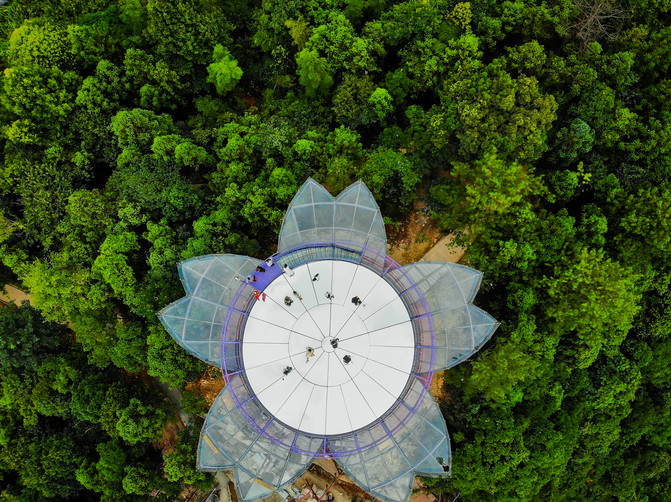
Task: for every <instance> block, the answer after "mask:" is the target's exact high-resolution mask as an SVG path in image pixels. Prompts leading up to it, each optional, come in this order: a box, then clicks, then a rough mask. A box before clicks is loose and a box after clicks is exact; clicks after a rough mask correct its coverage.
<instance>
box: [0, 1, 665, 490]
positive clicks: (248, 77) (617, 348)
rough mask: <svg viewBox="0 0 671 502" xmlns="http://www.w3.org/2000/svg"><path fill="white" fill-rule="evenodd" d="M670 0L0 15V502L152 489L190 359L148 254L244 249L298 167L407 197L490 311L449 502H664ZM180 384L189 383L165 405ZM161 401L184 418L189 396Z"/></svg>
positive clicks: (164, 265)
mask: <svg viewBox="0 0 671 502" xmlns="http://www.w3.org/2000/svg"><path fill="white" fill-rule="evenodd" d="M670 11H671V2H670V1H669V0H655V1H652V0H644V1H643V0H639V1H633V0H619V1H618V0H544V1H538V0H506V1H503V2H500V1H494V0H474V1H472V2H457V1H455V0H428V1H427V0H406V1H394V0H372V1H363V0H311V1H304V0H263V1H261V0H251V1H242V0H170V1H168V0H72V1H68V2H63V1H61V0H39V1H38V0H9V1H8V2H7V3H6V4H5V5H3V6H2V7H0V32H1V36H0V65H2V84H1V85H0V128H1V134H0V156H1V162H0V260H1V262H2V265H1V269H0V282H2V283H8V282H14V283H16V284H19V285H21V286H22V287H23V288H25V289H26V290H27V291H29V293H30V295H31V298H32V307H31V306H29V305H27V304H24V305H20V306H17V305H11V304H10V305H9V306H8V307H6V308H4V309H0V500H3V501H5V500H6V501H11V502H22V501H28V500H43V499H54V500H69V501H72V500H103V501H115V502H119V501H125V500H129V501H132V500H147V499H148V497H149V494H152V495H151V497H153V498H156V499H158V500H163V499H165V500H172V499H173V498H174V497H176V496H178V494H180V493H182V494H184V492H183V487H184V486H185V485H189V486H195V487H196V488H198V487H204V488H207V487H211V486H212V485H213V481H212V479H211V478H210V477H208V476H209V475H205V474H203V473H197V472H195V471H194V470H193V467H194V465H195V461H194V458H195V450H194V448H195V441H196V440H197V432H194V431H197V430H198V426H199V423H198V422H196V423H195V424H193V425H192V426H191V427H187V428H186V429H184V430H183V432H181V433H180V435H179V437H178V438H177V440H176V441H177V442H176V446H175V447H174V448H173V449H171V450H170V451H168V450H167V449H165V448H164V449H161V446H160V441H161V434H162V431H164V430H165V428H166V427H168V426H169V425H170V424H171V423H174V422H175V420H176V415H175V410H174V407H172V406H171V405H170V403H169V402H168V401H167V400H166V398H165V397H164V394H163V393H161V391H160V389H159V387H158V384H163V385H169V386H173V387H176V388H178V389H181V390H184V389H185V388H186V386H187V385H188V384H189V382H193V381H194V380H195V379H197V378H198V377H199V375H201V374H202V373H203V371H205V366H204V365H203V363H200V362H199V361H197V360H196V359H194V358H193V357H191V356H190V355H188V354H187V353H186V352H184V351H183V350H181V349H180V348H178V346H177V345H176V344H175V343H174V342H173V341H172V339H171V338H170V337H169V335H168V334H167V333H166V332H165V331H164V330H163V328H162V327H161V325H160V324H159V322H158V320H157V317H156V312H157V311H158V310H159V309H161V308H162V307H164V306H165V305H167V304H169V303H170V302H172V301H174V300H176V299H177V298H179V297H180V296H181V295H182V291H181V286H180V282H179V278H178V276H177V269H176V266H175V264H176V262H178V261H180V260H185V259H188V258H191V257H194V256H198V255H203V254H208V253H239V254H249V255H257V256H266V255H268V254H269V252H271V251H272V250H273V246H274V245H275V242H276V240H277V233H278V232H279V228H280V225H281V219H282V216H283V214H284V211H285V209H286V207H287V205H288V204H289V202H290V200H291V198H292V197H293V195H294V194H295V192H296V190H297V188H298V187H299V186H300V185H301V184H302V183H303V182H304V181H305V179H306V178H307V177H309V176H311V177H313V178H314V179H315V180H317V181H318V182H320V183H322V184H324V185H325V186H327V187H328V189H329V190H330V191H331V192H332V193H334V194H337V193H338V192H339V191H340V190H342V189H343V188H344V187H346V186H347V185H349V184H350V183H352V182H353V181H355V180H357V179H362V180H363V181H364V182H365V183H366V184H367V185H368V187H370V189H371V190H372V191H373V193H374V195H375V197H376V199H377V201H378V203H379V204H380V206H381V209H382V212H383V215H384V216H385V217H386V221H388V222H389V223H390V224H393V223H395V222H400V221H403V219H404V218H405V217H406V216H407V215H408V213H409V211H412V210H413V204H414V203H415V202H417V201H421V202H423V203H425V204H426V205H427V207H428V208H429V210H430V211H431V214H432V218H434V220H435V222H436V223H437V225H439V226H440V228H441V229H442V231H444V232H445V233H452V234H454V235H455V236H456V238H457V242H458V243H459V244H460V245H462V246H464V247H465V248H466V250H467V252H466V255H465V258H464V261H465V263H467V264H469V265H470V266H472V267H474V268H477V269H479V270H482V271H483V272H484V282H483V285H482V289H481V292H480V294H479V295H478V297H477V299H476V302H477V303H478V304H479V305H480V306H481V307H483V308H484V309H485V310H487V311H488V312H490V313H491V314H492V315H493V316H494V317H496V318H497V319H499V320H501V322H502V324H501V326H500V329H499V330H498V331H497V334H496V335H495V336H494V338H493V339H492V340H491V341H490V342H489V343H488V344H487V345H486V346H485V347H484V349H483V350H482V351H481V353H480V355H479V356H478V357H477V358H476V359H475V360H474V361H471V362H468V363H465V364H462V365H461V366H459V367H457V368H456V369H453V370H450V371H449V372H447V373H446V374H445V391H446V395H447V396H448V398H447V399H446V400H445V401H444V402H443V403H442V404H441V408H442V411H443V413H444V416H445V419H446V421H447V424H448V429H449V430H450V431H451V434H452V438H451V439H452V450H453V453H454V459H453V472H452V477H451V478H449V479H445V480H442V479H441V480H439V481H436V480H427V483H429V484H430V487H429V489H430V490H432V491H433V492H434V493H436V494H444V495H447V496H449V497H451V499H454V498H455V497H457V496H459V497H460V499H461V500H466V501H468V500H472V501H476V500H492V501H493V500H497V501H498V500H540V499H542V500H639V501H645V500H649V501H655V500H671V487H670V484H669V479H670V478H671V466H670V462H671V374H670V373H669V371H668V366H669V364H670V363H671V321H670V319H671V294H670V292H669V284H670V282H671V80H669V77H668V76H669V74H670V72H669V68H670V67H671V13H670ZM187 395H188V394H187ZM186 403H187V404H186V405H185V406H186V407H187V409H189V410H195V412H196V413H201V412H202V407H203V403H202V402H199V401H198V399H197V398H195V397H193V396H190V397H188V398H187V399H186Z"/></svg>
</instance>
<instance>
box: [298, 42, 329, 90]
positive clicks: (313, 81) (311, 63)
mask: <svg viewBox="0 0 671 502" xmlns="http://www.w3.org/2000/svg"><path fill="white" fill-rule="evenodd" d="M296 64H297V65H298V69H297V70H296V73H297V74H298V76H299V77H300V78H299V82H300V83H301V85H302V86H303V87H305V94H306V95H307V96H308V97H311V98H313V97H315V96H316V95H317V94H321V93H324V92H326V91H327V90H328V89H329V88H330V87H331V86H332V85H333V77H332V76H331V74H330V69H329V67H328V64H327V62H326V59H324V58H322V57H319V53H318V52H317V51H316V50H312V51H311V50H308V49H307V48H305V49H303V50H302V51H301V52H299V53H298V54H297V55H296Z"/></svg>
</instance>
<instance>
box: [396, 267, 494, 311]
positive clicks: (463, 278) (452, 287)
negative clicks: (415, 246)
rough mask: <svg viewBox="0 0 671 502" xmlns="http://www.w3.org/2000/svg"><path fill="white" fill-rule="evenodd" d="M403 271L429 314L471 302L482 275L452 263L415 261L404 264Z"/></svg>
mask: <svg viewBox="0 0 671 502" xmlns="http://www.w3.org/2000/svg"><path fill="white" fill-rule="evenodd" d="M403 270H404V271H405V272H406V274H408V275H410V277H412V279H413V281H414V282H415V284H416V287H417V288H418V289H419V290H420V291H421V292H422V294H423V295H424V297H425V298H426V301H427V303H428V305H429V309H430V310H431V311H436V310H439V309H443V308H447V307H449V306H451V305H460V304H463V303H470V302H472V301H473V299H474V298H475V295H476V293H477V292H478V289H479V288H480V282H481V281H482V272H480V271H478V270H475V269H473V268H470V267H466V266H464V265H457V264H456V263H443V262H419V263H412V264H410V265H405V266H404V267H403Z"/></svg>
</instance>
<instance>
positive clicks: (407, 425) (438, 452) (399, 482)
mask: <svg viewBox="0 0 671 502" xmlns="http://www.w3.org/2000/svg"><path fill="white" fill-rule="evenodd" d="M410 400H411V401H412V399H410ZM337 460H338V462H339V463H340V465H342V467H343V469H344V470H345V471H346V472H347V474H348V475H349V476H350V477H352V478H353V479H355V480H356V481H357V482H358V483H359V484H361V485H362V486H364V488H365V489H366V490H367V491H370V492H372V493H374V494H375V495H377V496H379V497H380V498H384V499H386V500H389V501H393V502H405V501H406V500H407V499H408V498H409V497H410V493H411V489H412V478H413V473H414V472H415V471H420V472H423V473H427V474H444V473H445V466H448V465H449V460H450V449H449V441H448V440H447V428H446V427H445V421H444V419H443V416H442V414H441V413H440V409H439V408H438V405H437V404H436V402H435V401H434V399H433V397H432V396H431V395H430V394H428V393H425V394H424V395H423V397H422V398H421V399H420V401H419V403H417V405H416V409H415V410H414V412H412V413H409V414H408V415H407V420H406V421H405V422H404V424H403V425H402V426H401V428H399V429H398V430H396V431H395V432H394V434H393V435H391V436H389V437H388V438H387V439H385V440H384V441H382V442H381V443H379V444H378V445H376V446H374V447H372V448H369V449H367V450H364V451H362V452H361V453H355V454H352V455H348V456H345V457H341V458H338V459H337Z"/></svg>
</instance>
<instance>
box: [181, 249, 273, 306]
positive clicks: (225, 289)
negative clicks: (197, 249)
mask: <svg viewBox="0 0 671 502" xmlns="http://www.w3.org/2000/svg"><path fill="white" fill-rule="evenodd" d="M259 262H260V260H257V259H255V258H250V257H249V256H240V255H232V254H219V255H207V256H199V257H197V258H191V259H190V260H186V261H183V262H181V263H179V264H178V269H179V276H180V278H181V280H182V284H183V286H184V290H185V291H186V292H187V294H189V295H191V296H197V297H199V298H203V299H205V300H210V301H212V302H215V303H218V304H224V305H229V304H230V301H231V299H232V298H231V296H232V295H235V293H236V292H237V290H238V288H239V287H240V279H242V280H244V279H245V278H246V277H247V276H248V275H249V274H250V273H251V272H253V271H254V268H256V266H257V265H258V264H259ZM236 277H237V278H238V279H236Z"/></svg>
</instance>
